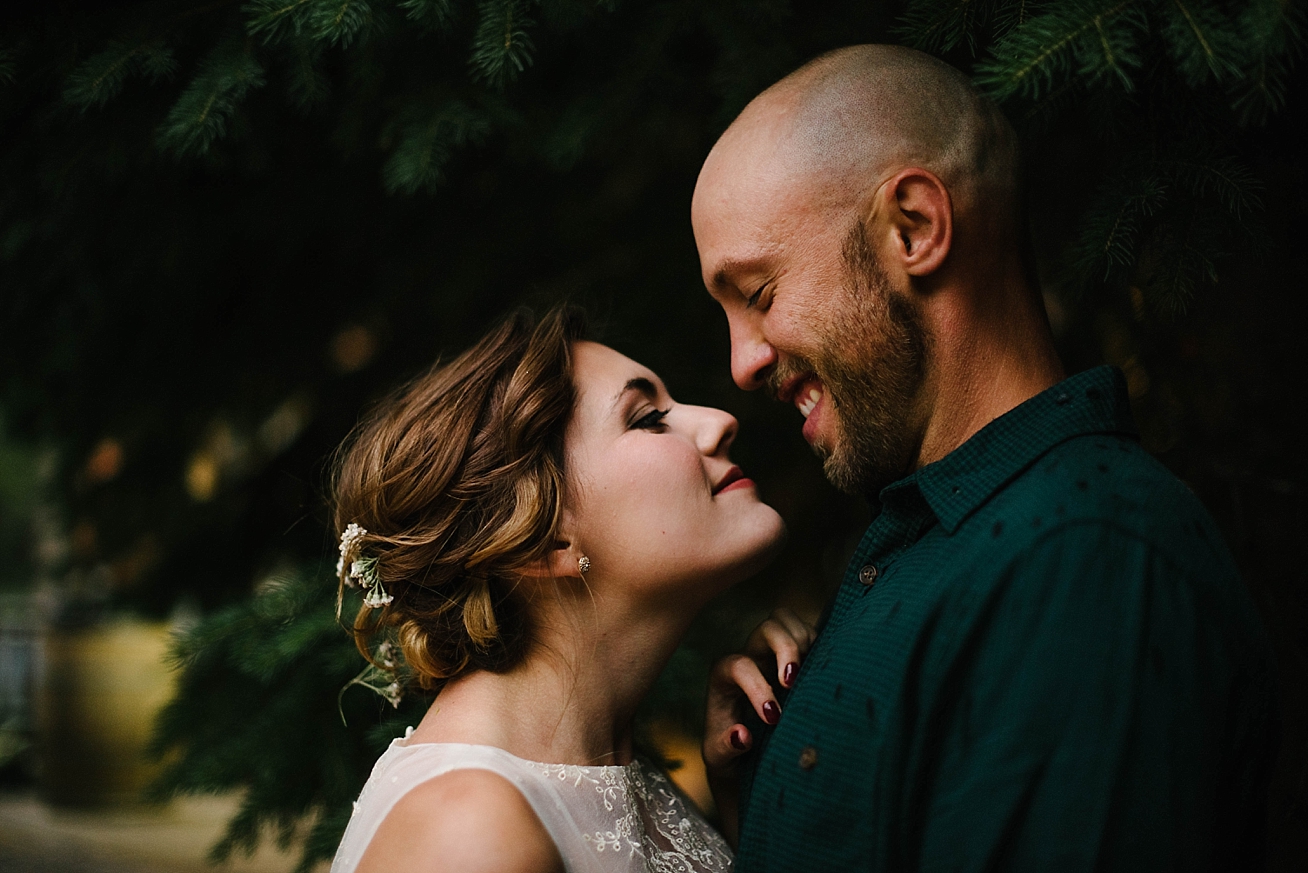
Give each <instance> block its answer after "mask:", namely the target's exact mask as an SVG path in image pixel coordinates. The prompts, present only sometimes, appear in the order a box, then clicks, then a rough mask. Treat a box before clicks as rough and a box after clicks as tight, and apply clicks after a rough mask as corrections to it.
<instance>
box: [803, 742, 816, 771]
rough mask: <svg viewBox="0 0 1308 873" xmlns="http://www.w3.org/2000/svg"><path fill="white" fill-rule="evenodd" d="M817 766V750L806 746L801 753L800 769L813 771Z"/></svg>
mask: <svg viewBox="0 0 1308 873" xmlns="http://www.w3.org/2000/svg"><path fill="white" fill-rule="evenodd" d="M816 766H817V749H815V748H813V747H812V746H805V747H804V748H803V749H802V750H801V751H800V753H799V769H801V770H812V769H813V768H814V767H816Z"/></svg>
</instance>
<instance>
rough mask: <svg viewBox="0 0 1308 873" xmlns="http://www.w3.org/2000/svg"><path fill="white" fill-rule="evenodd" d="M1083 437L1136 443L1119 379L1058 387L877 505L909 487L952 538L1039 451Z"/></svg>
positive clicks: (1103, 376)
mask: <svg viewBox="0 0 1308 873" xmlns="http://www.w3.org/2000/svg"><path fill="white" fill-rule="evenodd" d="M1087 434H1124V435H1128V436H1132V437H1135V436H1137V431H1136V428H1135V422H1134V420H1133V418H1132V416H1131V403H1130V399H1129V397H1128V396H1127V393H1126V380H1125V379H1124V378H1123V377H1122V373H1121V371H1120V370H1118V369H1117V368H1115V367H1096V368H1094V369H1093V370H1087V371H1085V372H1084V373H1079V374H1077V375H1076V376H1073V377H1072V378H1070V379H1065V380H1063V381H1062V382H1059V383H1058V384H1057V385H1055V386H1054V387H1052V388H1050V389H1048V390H1047V391H1044V392H1042V393H1040V394H1037V395H1036V396H1035V397H1032V398H1031V399H1030V400H1027V401H1026V402H1025V403H1022V404H1021V405H1020V406H1017V407H1016V408H1014V409H1012V410H1010V411H1009V412H1006V413H1004V414H1003V415H1001V416H1000V417H999V418H996V419H995V420H994V421H992V422H990V423H989V424H988V425H986V426H985V427H983V428H982V429H981V430H979V431H977V432H976V433H975V434H974V435H973V436H972V437H971V439H969V440H968V441H967V442H965V443H963V445H961V446H959V447H958V448H957V449H954V451H952V452H950V453H949V454H948V455H946V456H945V457H943V458H941V459H940V460H939V461H936V462H935V463H934V464H928V465H927V466H925V467H923V468H922V469H920V470H918V471H916V472H915V473H913V474H912V475H911V476H908V477H906V478H904V479H901V480H899V481H898V482H895V483H893V484H891V485H888V486H886V488H885V489H883V490H882V492H881V495H880V500H881V503H882V505H885V504H886V502H887V501H890V500H894V499H895V498H896V495H897V493H898V492H900V491H902V490H904V489H907V488H911V487H916V488H917V489H918V490H919V491H920V492H921V494H922V497H923V498H925V500H926V502H927V505H928V506H930V507H931V511H932V512H933V513H935V516H936V518H937V519H938V520H939V521H940V524H941V526H942V527H944V528H945V530H946V531H948V532H949V533H953V532H954V531H955V530H956V529H957V528H958V526H959V525H960V524H962V523H963V521H964V519H966V518H967V517H968V516H969V515H971V514H972V513H973V512H974V511H976V510H977V509H978V508H979V507H980V506H981V505H982V504H984V503H985V502H986V501H987V500H989V499H990V497H991V496H992V495H993V494H995V492H997V491H998V490H999V489H1000V488H1002V487H1003V486H1004V485H1005V484H1006V483H1008V482H1009V481H1011V480H1012V479H1013V478H1015V477H1016V476H1017V475H1018V474H1019V473H1021V472H1022V471H1023V470H1025V469H1026V468H1027V467H1029V466H1031V464H1032V463H1034V462H1035V461H1036V459H1037V458H1039V457H1040V456H1041V455H1043V454H1044V453H1045V452H1047V451H1049V450H1050V449H1052V448H1053V447H1054V446H1056V445H1058V444H1059V443H1061V442H1064V441H1066V440H1069V439H1071V438H1072V437H1077V436H1084V435H1087Z"/></svg>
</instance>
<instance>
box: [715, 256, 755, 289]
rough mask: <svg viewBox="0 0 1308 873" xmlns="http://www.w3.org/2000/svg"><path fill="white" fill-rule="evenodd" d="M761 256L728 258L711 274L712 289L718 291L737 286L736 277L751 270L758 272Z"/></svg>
mask: <svg viewBox="0 0 1308 873" xmlns="http://www.w3.org/2000/svg"><path fill="white" fill-rule="evenodd" d="M763 260H764V258H763V256H761V255H760V256H758V257H753V258H743V259H741V258H728V259H726V260H725V261H723V262H722V266H720V267H718V270H717V272H716V273H714V274H713V290H714V291H720V290H722V289H724V288H737V289H738V286H737V284H736V277H738V276H740V275H742V274H745V273H752V272H759V271H761V270H762V269H763Z"/></svg>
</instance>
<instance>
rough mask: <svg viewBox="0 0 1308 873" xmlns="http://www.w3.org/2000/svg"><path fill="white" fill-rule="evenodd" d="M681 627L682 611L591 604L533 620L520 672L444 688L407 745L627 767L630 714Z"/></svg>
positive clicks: (485, 675)
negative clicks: (477, 748) (462, 746)
mask: <svg viewBox="0 0 1308 873" xmlns="http://www.w3.org/2000/svg"><path fill="white" fill-rule="evenodd" d="M601 616H603V618H601ZM688 623H689V619H688V618H687V617H686V616H685V610H684V608H683V609H678V610H669V611H668V612H667V614H660V613H659V612H656V611H653V610H649V609H645V610H641V609H639V608H632V609H626V610H619V609H614V608H613V607H612V605H603V606H602V605H600V604H598V603H596V604H594V605H593V607H592V606H591V604H589V603H588V604H587V606H586V608H585V609H580V610H576V611H575V612H573V614H572V616H571V617H570V618H569V617H559V616H555V617H554V619H553V620H549V619H544V620H540V621H538V622H537V628H538V631H537V634H536V636H537V640H536V643H535V645H534V646H533V648H532V651H531V652H530V653H529V654H528V655H527V657H526V658H525V659H524V661H523V663H522V664H520V665H519V666H518V667H516V668H514V669H513V670H511V671H509V672H507V673H490V672H487V671H484V670H483V671H477V672H475V673H470V674H468V675H466V676H462V677H460V678H458V679H455V680H454V681H452V682H450V683H449V684H448V685H446V686H445V688H444V689H442V691H441V693H440V695H439V696H438V697H437V699H436V701H435V703H434V704H433V705H432V707H431V709H430V710H429V711H428V713H427V715H426V717H425V718H424V719H423V720H422V723H421V724H420V725H419V726H418V728H417V729H416V730H415V731H414V734H413V741H415V742H420V743H474V744H478V745H490V746H498V747H499V748H502V749H504V750H505V751H507V752H510V753H511V754H514V755H517V756H518V757H520V758H525V759H527V760H532V761H544V762H548V763H560V764H586V765H597V764H625V763H627V762H628V761H630V760H631V752H632V749H631V726H632V718H633V717H634V715H635V712H636V707H637V706H638V705H639V704H640V701H641V700H642V699H643V698H644V697H645V695H646V693H647V692H648V691H649V689H650V686H652V685H653V684H654V680H655V679H657V678H658V675H659V672H660V671H661V670H662V669H663V666H664V665H665V664H666V663H667V660H668V658H670V657H671V655H672V652H673V651H674V650H675V649H676V646H677V643H678V641H679V640H680V639H681V637H682V635H683V634H684V633H685V630H686V625H687V624H688Z"/></svg>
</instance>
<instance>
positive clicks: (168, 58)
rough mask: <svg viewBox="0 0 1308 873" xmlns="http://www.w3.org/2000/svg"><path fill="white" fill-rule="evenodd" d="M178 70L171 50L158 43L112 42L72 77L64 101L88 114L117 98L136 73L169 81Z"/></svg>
mask: <svg viewBox="0 0 1308 873" xmlns="http://www.w3.org/2000/svg"><path fill="white" fill-rule="evenodd" d="M175 69H176V63H175V62H174V60H173V54H172V51H170V50H169V49H168V48H167V47H166V46H164V45H163V43H162V42H161V41H159V40H148V41H144V42H133V43H126V42H112V43H110V44H109V45H108V46H107V47H106V48H105V49H104V50H103V51H101V52H99V53H97V54H95V55H93V56H92V57H90V58H88V59H87V60H86V61H84V62H83V63H81V64H79V65H78V66H77V68H76V69H75V70H74V71H73V72H72V73H71V74H70V75H69V77H68V80H67V82H66V83H65V85H64V92H63V98H64V102H65V103H68V104H69V105H71V106H75V107H77V108H78V109H80V110H81V111H83V112H85V111H87V110H88V109H90V108H91V107H102V106H104V105H105V104H106V103H108V102H109V101H110V100H112V99H113V98H114V97H116V96H117V95H118V94H119V93H120V92H121V91H122V89H123V86H124V85H126V83H127V80H128V78H129V77H130V76H132V75H134V74H140V75H144V76H145V77H146V78H148V79H150V80H151V81H158V80H160V79H164V78H168V77H169V76H171V75H172V73H173V71H174V70H175Z"/></svg>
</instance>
